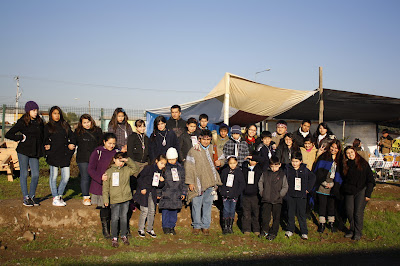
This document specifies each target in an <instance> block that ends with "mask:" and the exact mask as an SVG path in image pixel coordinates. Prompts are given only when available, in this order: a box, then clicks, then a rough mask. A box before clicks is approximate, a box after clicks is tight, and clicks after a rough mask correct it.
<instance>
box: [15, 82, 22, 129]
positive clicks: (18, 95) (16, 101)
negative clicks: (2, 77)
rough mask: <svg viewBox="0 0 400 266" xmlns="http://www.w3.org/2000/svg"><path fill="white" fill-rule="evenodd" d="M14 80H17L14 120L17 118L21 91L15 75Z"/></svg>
mask: <svg viewBox="0 0 400 266" xmlns="http://www.w3.org/2000/svg"><path fill="white" fill-rule="evenodd" d="M14 80H16V81H17V96H16V97H15V121H17V120H18V101H19V98H20V97H21V94H22V93H21V92H19V76H15V78H14Z"/></svg>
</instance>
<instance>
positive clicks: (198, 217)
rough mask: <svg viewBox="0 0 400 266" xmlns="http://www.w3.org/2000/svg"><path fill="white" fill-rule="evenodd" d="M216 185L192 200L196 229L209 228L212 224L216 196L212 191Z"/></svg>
mask: <svg viewBox="0 0 400 266" xmlns="http://www.w3.org/2000/svg"><path fill="white" fill-rule="evenodd" d="M213 190H214V187H209V188H207V189H206V191H204V193H203V194H202V195H200V196H197V197H195V198H193V200H192V217H193V224H192V225H193V228H194V229H202V228H203V229H208V228H210V224H211V207H212V203H213V198H214V196H213V195H211V192H212V191H213Z"/></svg>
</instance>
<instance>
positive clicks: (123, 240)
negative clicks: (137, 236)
mask: <svg viewBox="0 0 400 266" xmlns="http://www.w3.org/2000/svg"><path fill="white" fill-rule="evenodd" d="M121 239H122V242H124V245H125V246H129V240H128V237H126V236H123V237H121Z"/></svg>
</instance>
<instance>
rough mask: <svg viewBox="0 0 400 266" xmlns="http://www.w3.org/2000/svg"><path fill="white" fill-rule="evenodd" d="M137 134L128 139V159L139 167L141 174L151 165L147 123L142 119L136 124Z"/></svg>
mask: <svg viewBox="0 0 400 266" xmlns="http://www.w3.org/2000/svg"><path fill="white" fill-rule="evenodd" d="M135 127H136V132H134V133H132V134H131V135H130V136H129V137H128V144H127V145H128V149H127V153H128V157H129V158H131V159H132V160H133V161H134V162H135V163H136V164H137V166H138V167H139V172H138V173H137V174H139V173H140V172H141V171H142V170H143V168H144V167H145V166H146V165H148V163H149V138H148V137H147V136H146V134H145V131H146V123H145V122H144V121H143V120H142V119H138V120H136V122H135Z"/></svg>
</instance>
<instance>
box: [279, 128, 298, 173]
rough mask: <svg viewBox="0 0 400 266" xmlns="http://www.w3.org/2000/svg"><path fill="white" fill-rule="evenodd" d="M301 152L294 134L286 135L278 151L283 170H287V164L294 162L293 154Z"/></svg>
mask: <svg viewBox="0 0 400 266" xmlns="http://www.w3.org/2000/svg"><path fill="white" fill-rule="evenodd" d="M295 152H300V148H299V146H298V145H297V143H296V141H295V139H294V136H293V134H292V133H286V135H285V136H284V137H283V141H281V143H280V144H279V146H278V148H277V149H276V157H278V159H279V161H280V162H281V164H282V168H283V169H285V165H286V164H290V163H291V160H292V154H293V153H295Z"/></svg>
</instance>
